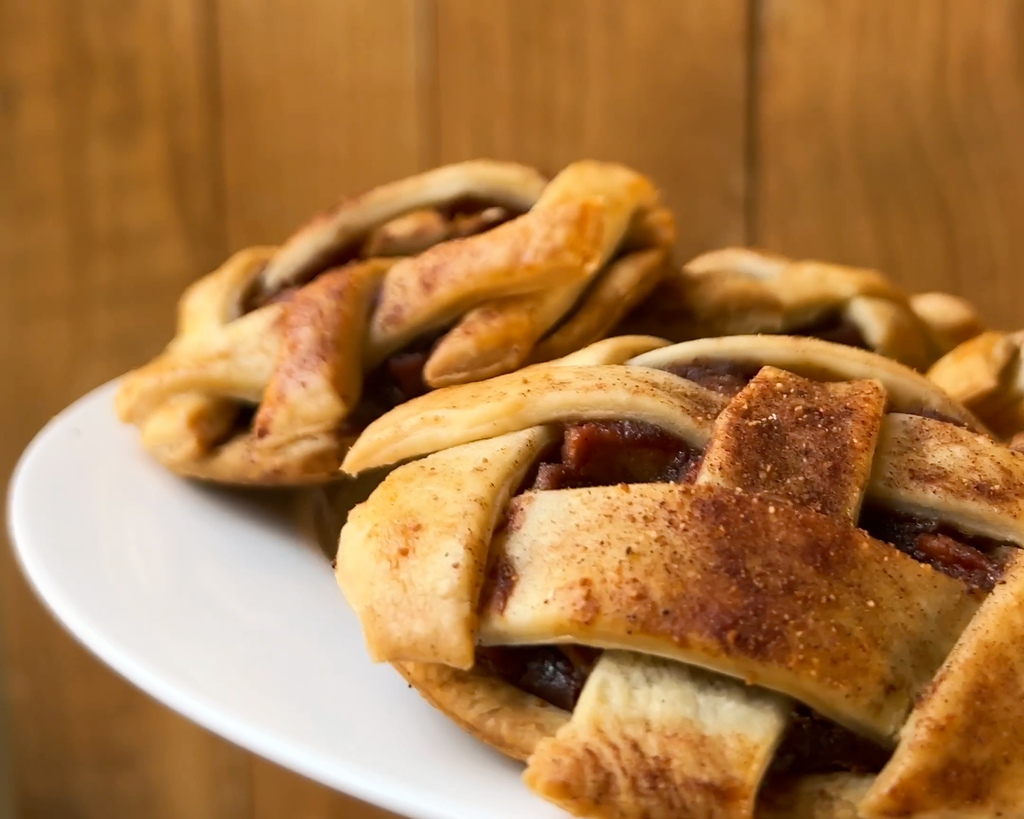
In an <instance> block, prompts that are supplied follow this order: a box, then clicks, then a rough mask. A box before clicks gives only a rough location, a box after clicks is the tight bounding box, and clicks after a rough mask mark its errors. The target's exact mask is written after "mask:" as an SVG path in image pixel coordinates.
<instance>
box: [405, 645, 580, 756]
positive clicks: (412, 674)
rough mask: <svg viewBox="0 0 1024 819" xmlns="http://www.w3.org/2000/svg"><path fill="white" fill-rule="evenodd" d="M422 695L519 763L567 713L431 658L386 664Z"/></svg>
mask: <svg viewBox="0 0 1024 819" xmlns="http://www.w3.org/2000/svg"><path fill="white" fill-rule="evenodd" d="M392 665H393V666H394V667H395V669H396V670H397V671H398V672H399V673H400V674H401V675H402V676H403V677H404V678H405V679H406V681H407V682H408V683H409V684H410V685H411V686H413V687H414V688H415V689H416V690H417V691H418V692H419V693H420V694H421V695H422V696H423V698H424V699H425V700H426V701H427V702H429V703H430V704H431V705H433V706H434V707H435V708H437V709H438V710H439V711H441V712H442V713H443V714H445V715H447V716H448V717H449V718H451V720H452V721H453V722H455V724H456V725H458V726H459V727H460V728H462V729H463V730H465V731H466V732H468V733H469V734H471V735H472V736H474V737H476V738H477V739H479V740H480V741H481V742H485V743H487V744H488V745H490V746H491V747H492V748H494V749H496V750H498V751H500V752H501V753H503V754H505V755H506V756H510V757H512V758H513V759H518V760H521V761H523V762H525V761H526V760H527V758H529V756H530V754H532V753H533V751H534V749H535V748H536V747H537V744H538V743H539V742H540V741H541V740H542V739H545V738H546V737H550V736H554V734H555V732H556V731H558V729H559V728H561V727H562V726H563V725H564V724H565V723H567V722H568V721H569V714H568V713H567V712H565V711H563V710H562V709H560V708H555V706H553V705H550V704H548V703H546V702H544V700H542V699H540V698H539V697H535V696H533V695H532V694H527V693H526V692H525V691H522V690H520V689H518V688H516V687H515V686H513V685H509V684H508V683H507V682H505V681H504V680H502V679H500V678H499V677H495V676H494V675H492V674H490V673H488V672H486V671H483V670H481V669H471V670H468V671H461V670H459V669H456V668H449V667H448V666H445V665H436V664H431V663H401V662H396V663H392Z"/></svg>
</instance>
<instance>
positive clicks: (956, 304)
mask: <svg viewBox="0 0 1024 819" xmlns="http://www.w3.org/2000/svg"><path fill="white" fill-rule="evenodd" d="M639 327H644V328H645V332H651V333H654V334H656V335H660V336H664V337H665V338H668V339H671V340H672V341H685V340H689V339H694V338H704V337H709V336H724V335H741V334H745V333H786V334H788V335H797V336H813V337H816V338H822V339H825V340H829V341H837V342H840V343H842V344H848V345H851V346H854V347H860V348H863V349H867V350H872V351H874V352H877V353H880V354H881V355H885V356H888V357H890V358H893V359H896V360H897V361H900V362H902V363H904V364H906V365H908V366H910V367H913V368H915V369H918V370H923V369H926V368H927V367H928V365H929V364H931V363H932V362H933V361H935V360H936V359H937V358H939V357H940V356H941V355H943V354H944V353H946V352H948V351H949V350H951V349H952V348H953V347H955V346H956V345H957V344H959V343H960V342H962V341H965V340H966V339H967V338H970V337H971V336H973V335H976V334H977V333H979V332H981V327H980V325H979V321H978V317H977V315H976V314H975V312H974V310H973V308H972V307H971V306H970V305H969V304H968V303H967V302H965V301H964V300H963V299H959V298H957V297H955V296H951V295H949V294H946V293H923V294H919V295H916V296H912V297H910V298H908V297H907V296H906V295H904V294H903V293H902V292H901V291H900V290H899V289H898V288H897V287H895V286H894V285H893V284H892V283H891V282H890V281H889V280H888V279H886V278H885V276H883V275H882V274H881V273H878V272H877V271H874V270H865V269H861V268H854V267H845V266H842V265H837V264H828V263H825V262H817V261H794V260H792V259H788V258H786V257H785V256H780V255H777V254H774V253H768V252H766V251H762V250H754V249H748V248H725V249H722V250H715V251H712V252H710V253H705V254H703V255H701V256H698V257H697V258H695V259H693V260H692V261H691V262H689V263H688V264H686V265H685V266H683V267H682V268H681V269H680V270H676V271H673V272H672V273H671V274H670V275H669V276H667V277H666V278H665V279H664V280H663V281H662V283H661V284H660V285H659V286H658V287H657V289H656V290H655V292H654V294H653V295H652V296H651V297H650V298H649V299H648V300H647V301H646V302H644V303H643V304H642V305H641V306H640V307H638V308H637V310H636V311H635V312H634V313H633V315H631V316H630V317H629V319H628V320H627V322H626V323H625V324H624V325H623V328H624V329H626V330H635V329H637V328H639Z"/></svg>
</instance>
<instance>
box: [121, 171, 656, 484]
mask: <svg viewBox="0 0 1024 819" xmlns="http://www.w3.org/2000/svg"><path fill="white" fill-rule="evenodd" d="M672 241H673V225H672V219H671V216H670V214H669V213H668V211H667V210H665V209H664V208H663V207H662V206H661V204H660V201H659V195H658V192H657V190H656V189H655V187H654V186H653V185H652V184H651V182H650V181H649V180H648V179H646V178H645V177H643V176H642V175H640V174H638V173H636V172H635V171H633V170H631V169H629V168H626V167H623V166H621V165H615V164H610V163H602V162H591V161H584V162H577V163H574V164H572V165H570V166H568V167H567V168H565V169H564V170H563V171H562V172H561V173H559V174H558V175H557V176H555V177H554V178H553V179H552V180H550V181H547V180H545V179H544V178H543V177H542V176H541V175H539V174H538V173H537V172H536V171H534V170H533V169H531V168H527V167H523V166H521V165H515V164H512V163H505V162H493V161H484V160H481V161H473V162H465V163H461V164H456V165H450V166H446V167H442V168H438V169H435V170H432V171H429V172H427V173H424V174H421V175H419V176H414V177H411V178H408V179H404V180H401V181H398V182H394V183H391V184H388V185H384V186H382V187H380V188H376V189H374V190H371V191H369V192H367V193H364V194H362V195H360V196H357V197H354V198H352V199H348V200H345V201H343V202H342V203H341V204H339V205H337V206H336V207H335V208H333V209H331V210H330V211H328V212H326V213H324V214H322V215H320V216H317V217H316V218H315V219H314V220H313V221H312V222H310V223H309V224H308V225H306V226H305V227H303V228H302V229H301V230H299V231H298V232H297V233H296V234H295V235H293V236H292V237H291V238H290V239H288V241H287V242H285V243H284V244H283V245H282V246H281V247H253V248H249V249H247V250H243V251H241V252H239V253H237V254H235V255H234V256H232V257H231V258H230V259H228V261H227V262H225V264H224V265H223V266H222V267H221V268H219V269H218V270H216V271H214V272H213V273H211V274H209V275H208V276H206V277H204V278H203V279H200V280H199V281H198V282H196V283H195V284H193V285H192V286H191V287H190V288H189V289H188V290H187V291H186V293H185V294H184V296H183V297H182V299H181V302H180V305H179V312H178V328H177V335H176V336H175V338H174V340H173V341H172V342H171V343H170V344H169V345H168V346H167V348H166V349H165V350H164V352H163V353H161V354H160V355H159V356H157V357H156V358H155V359H154V360H153V361H151V362H150V363H148V364H146V365H145V366H143V367H141V368H139V369H137V370H135V371H133V372H131V373H129V374H128V375H126V376H125V377H124V379H123V380H122V383H121V386H120V390H119V393H118V396H117V411H118V413H119V415H120V417H121V418H122V419H123V420H124V421H126V422H129V423H132V424H135V425H136V426H138V427H139V429H140V431H141V437H142V442H143V445H144V446H145V448H146V449H147V450H148V451H149V452H151V453H152V454H153V455H155V456H156V457H157V458H158V459H159V460H160V461H161V462H162V463H163V464H165V465H166V466H168V467H169V468H171V469H172V470H174V471H175V472H178V473H180V474H182V475H186V476H191V477H196V478H203V479H208V480H213V481H221V482H227V483H240V484H278V485H289V484H303V483H317V482H322V481H325V480H328V479H330V478H332V477H334V476H335V474H336V473H337V469H338V465H339V463H340V461H341V458H342V456H343V455H344V453H345V451H346V449H347V447H348V445H349V444H350V443H351V441H352V440H354V439H355V437H356V436H357V435H358V433H359V431H360V430H361V429H362V428H363V427H364V426H365V425H366V424H367V423H368V422H369V421H371V420H372V419H373V418H375V417H378V416H379V415H381V414H382V413H383V412H385V411H386V410H387V409H389V408H390V407H393V406H395V405H396V404H399V403H401V402H402V401H404V400H407V399H408V398H410V397H414V396H416V395H419V394H421V393H423V392H426V391H428V390H431V389H434V388H437V387H440V386H445V385H450V384H459V383H466V382H472V381H477V380H480V379H484V378H487V377H490V376H493V375H497V374H500V373H505V372H509V371H512V370H515V369H517V368H518V367H520V366H522V365H524V364H526V363H529V362H531V361H540V360H545V359H550V358H557V357H560V356H563V355H565V354H566V353H568V352H571V351H573V350H576V349H579V348H581V347H584V346H586V345H587V344H589V343H591V342H593V341H595V340H597V339H600V338H603V337H604V336H605V335H607V334H608V333H609V331H610V330H611V328H612V327H613V326H614V325H615V324H617V323H618V322H619V321H620V319H621V318H622V316H623V315H624V314H625V313H626V311H628V310H629V309H630V308H631V307H633V306H634V305H636V304H637V303H638V302H639V301H640V300H641V299H643V298H644V297H645V296H647V295H648V294H649V293H650V292H651V290H652V289H653V287H654V286H655V285H656V284H657V283H658V281H659V280H660V278H661V277H662V276H663V275H664V274H665V272H666V271H667V259H668V254H669V248H670V246H671V244H672Z"/></svg>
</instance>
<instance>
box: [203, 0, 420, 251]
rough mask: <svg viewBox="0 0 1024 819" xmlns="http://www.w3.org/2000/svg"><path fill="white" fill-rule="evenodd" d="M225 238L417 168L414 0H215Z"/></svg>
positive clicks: (243, 238) (302, 214)
mask: <svg viewBox="0 0 1024 819" xmlns="http://www.w3.org/2000/svg"><path fill="white" fill-rule="evenodd" d="M219 9H220V14H219V19H220V36H221V76H222V82H223V86H222V92H221V94H222V103H223V111H224V120H223V122H224V156H225V180H226V191H227V203H226V204H227V207H226V219H227V226H228V244H229V246H230V247H231V248H232V249H235V248H237V247H241V246H243V245H246V244H251V243H255V242H271V241H279V240H281V239H284V238H285V237H286V236H287V235H288V234H289V233H291V231H292V230H293V229H295V228H297V227H298V226H299V225H301V224H303V223H304V222H305V221H306V220H308V219H309V218H310V217H311V216H312V215H313V214H314V213H316V212H318V211H320V210H323V209H324V208H326V207H328V206H329V205H331V204H333V203H334V202H335V201H336V200H338V199H339V198H340V197H342V196H343V195H345V194H352V193H357V192H359V191H361V190H364V189H366V188H368V187H371V186H373V185H377V184H380V183H382V182H387V181H389V180H391V179H398V178H401V177H403V176H407V175H408V174H411V173H414V172H416V171H417V170H419V169H420V168H421V167H422V166H423V161H424V157H423V150H424V134H423V129H422V127H421V124H420V119H421V117H420V107H419V106H420V96H419V94H420V89H421V84H422V82H423V81H424V80H423V78H422V76H420V75H421V72H419V71H418V70H417V69H418V62H417V61H418V60H419V59H421V54H420V51H419V47H418V42H419V41H418V35H419V33H420V26H421V20H422V14H421V11H420V8H419V6H418V5H417V3H416V2H415V0H346V2H336V0H297V2H294V3H282V2H279V0H220V3H219Z"/></svg>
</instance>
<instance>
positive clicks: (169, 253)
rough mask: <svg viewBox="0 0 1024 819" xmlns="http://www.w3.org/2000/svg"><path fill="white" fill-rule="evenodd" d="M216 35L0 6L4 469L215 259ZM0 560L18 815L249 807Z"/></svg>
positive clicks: (219, 757)
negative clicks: (74, 638) (61, 625)
mask: <svg viewBox="0 0 1024 819" xmlns="http://www.w3.org/2000/svg"><path fill="white" fill-rule="evenodd" d="M213 41H214V32H213V29H212V20H211V19H210V16H209V14H208V13H207V6H206V4H205V3H204V2H201V0H195V2H189V1H187V0H134V1H132V2H119V3H110V2H101V3H88V4H86V3H67V2H57V1H56V0H39V2H31V3H28V2H19V0H2V2H0V179H3V184H2V185H0V231H2V233H0V267H2V269H3V271H4V297H3V299H0V305H2V306H0V339H2V341H0V355H2V360H3V365H4V371H3V373H4V382H5V389H4V391H3V397H2V398H0V419H2V423H3V427H4V435H3V440H2V443H0V471H3V473H4V474H5V475H6V474H7V472H8V471H9V470H10V468H11V467H12V466H13V464H14V460H15V458H16V457H17V455H18V453H19V452H20V450H21V449H22V447H24V445H25V444H26V443H27V442H28V440H29V438H30V436H31V435H32V434H33V433H34V432H35V431H36V430H37V429H38V428H39V427H40V426H41V425H42V424H43V423H44V422H45V421H46V420H47V419H48V418H49V417H50V416H51V415H52V414H53V413H55V412H56V411H57V410H59V409H61V407H63V406H64V405H65V404H67V403H69V402H70V401H72V400H73V399H75V398H76V397H78V396H80V395H81V394H82V393H84V392H86V391H87V390H89V389H91V388H92V387H94V386H96V385H98V384H99V383H101V382H102V381H104V380H106V379H108V378H110V377H112V376H114V375H116V374H118V373H120V372H121V371H123V370H124V369H126V368H128V367H129V366H131V365H133V364H136V363H139V362H141V361H143V360H144V359H145V358H146V357H148V356H149V355H151V354H152V353H154V352H155V351H157V350H158V349H159V347H160V346H161V345H162V344H163V343H164V342H165V341H166V339H167V337H168V335H169V333H170V329H171V325H172V322H173V313H172V310H171V306H172V305H173V303H174V300H175V298H176V297H177V294H178V293H179V292H180V290H181V289H182V287H183V286H184V285H185V284H186V283H187V282H188V281H190V280H191V279H193V278H194V277H195V276H196V275H198V274H199V273H202V272H204V271H205V270H207V269H209V267H210V266H211V265H213V264H214V263H215V262H216V261H217V260H218V259H219V258H220V256H221V255H222V253H223V250H224V248H223V237H222V233H223V231H222V221H221V216H220V211H221V207H220V198H221V196H220V192H221V185H220V177H221V173H220V166H219V139H218V135H217V129H218V125H217V111H216V106H215V98H214V97H213V95H211V93H210V89H212V88H214V87H215V78H214V76H213V74H212V72H213V68H214V66H213V54H212V43H213ZM68 548H74V544H68ZM0 563H2V565H0V598H2V599H0V605H2V613H3V624H4V628H5V635H4V636H5V643H6V651H7V657H8V661H9V668H8V674H7V677H8V679H7V682H8V694H9V697H10V703H11V716H12V722H13V727H14V748H13V753H14V757H15V759H16V763H17V768H16V774H17V791H18V797H19V805H18V809H19V814H20V816H21V817H22V819H33V818H34V817H76V819H87V818H88V817H97V819H100V817H102V818H103V819H119V818H121V817H123V818H124V819H129V817H130V818H131V819H137V817H141V816H145V817H160V818H166V819H171V818H172V817H180V816H190V817H209V819H214V818H215V817H216V819H236V817H237V819H241V818H242V817H245V816H247V815H248V811H249V804H248V802H249V786H248V767H247V760H246V758H245V757H244V755H242V754H241V753H240V752H239V751H237V750H235V749H234V748H231V747H230V746H228V745H227V744H225V743H223V742H221V741H220V740H217V739H215V738H213V737H212V736H210V735H208V734H206V733H205V732H203V731H202V730H200V729H198V728H196V727H195V726H193V725H191V724H189V723H188V722H186V721H185V720H183V719H181V718H179V717H177V716H175V715H173V714H171V713H170V712H169V711H167V710H165V709H163V708H162V707H160V706H157V705H156V704H154V703H153V702H152V701H150V700H149V699H148V698H146V697H145V696H144V695H142V694H141V693H139V692H138V691H136V690H135V689H134V688H132V687H131V686H129V685H128V684H127V683H125V682H122V681H121V680H120V679H118V678H117V677H115V676H114V675H113V674H112V673H111V672H109V671H108V670H107V669H106V668H105V667H103V666H101V665H100V664H99V663H98V662H97V661H96V660H94V659H92V657H91V656H90V655H88V654H87V653H86V652H85V651H83V650H82V649H81V648H79V647H78V646H77V645H76V644H75V643H73V642H72V641H71V640H70V639H69V638H68V637H67V636H66V635H65V634H64V633H63V632H62V631H61V630H60V628H59V627H58V626H57V625H56V624H55V622H54V621H53V620H52V619H51V618H50V616H49V614H47V613H46V612H44V611H43V609H42V608H41V607H40V606H39V605H38V603H37V602H36V601H35V600H34V598H33V596H32V594H31V592H30V591H29V590H28V589H27V587H26V586H25V584H24V582H23V581H22V580H21V579H20V574H19V573H18V571H17V569H16V568H15V566H14V564H13V559H12V556H11V553H10V551H9V550H8V549H6V548H4V549H0ZM183 783H187V784H183Z"/></svg>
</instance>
